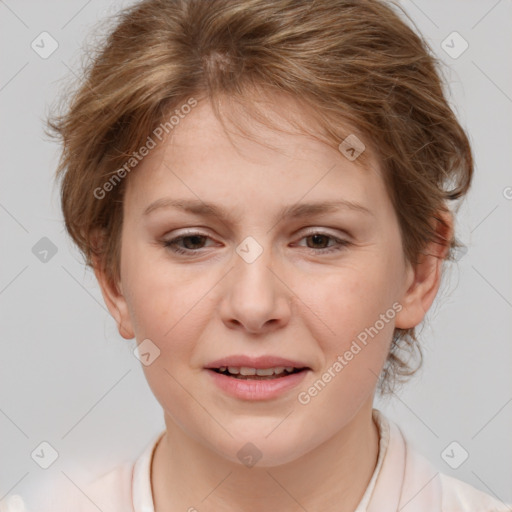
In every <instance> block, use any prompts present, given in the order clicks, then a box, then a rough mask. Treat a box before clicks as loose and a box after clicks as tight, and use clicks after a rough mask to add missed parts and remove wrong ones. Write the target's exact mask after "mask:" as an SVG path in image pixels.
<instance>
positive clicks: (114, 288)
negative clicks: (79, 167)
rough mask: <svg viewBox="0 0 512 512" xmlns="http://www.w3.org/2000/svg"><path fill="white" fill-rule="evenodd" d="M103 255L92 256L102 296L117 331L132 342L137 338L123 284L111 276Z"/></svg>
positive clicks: (96, 243)
mask: <svg viewBox="0 0 512 512" xmlns="http://www.w3.org/2000/svg"><path fill="white" fill-rule="evenodd" d="M100 239H102V237H101V235H99V238H98V237H96V242H95V244H94V245H95V246H96V247H99V245H98V241H99V240H100ZM99 254H103V252H102V251H99V252H96V254H95V255H93V256H92V263H93V269H94V274H95V275H96V279H97V280H98V283H99V285H100V288H101V294H102V295H103V300H104V301H105V304H106V306H107V308H108V310H109V312H110V314H111V315H112V317H113V318H114V320H115V321H116V323H117V330H118V331H119V334H120V335H121V336H122V337H123V338H124V339H126V340H131V339H133V338H134V337H135V333H134V331H133V326H132V321H131V317H130V314H129V310H128V304H127V302H126V299H125V297H124V295H123V292H122V286H121V282H120V281H119V282H115V281H114V280H113V278H112V277H111V275H110V274H109V273H108V272H107V270H106V268H105V261H104V260H103V258H102V257H101V256H100V255H99Z"/></svg>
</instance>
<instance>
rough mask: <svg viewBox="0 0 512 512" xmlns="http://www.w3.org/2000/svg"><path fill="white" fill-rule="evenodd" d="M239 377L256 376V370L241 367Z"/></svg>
mask: <svg viewBox="0 0 512 512" xmlns="http://www.w3.org/2000/svg"><path fill="white" fill-rule="evenodd" d="M240 375H256V368H247V367H246V366H242V367H241V368H240Z"/></svg>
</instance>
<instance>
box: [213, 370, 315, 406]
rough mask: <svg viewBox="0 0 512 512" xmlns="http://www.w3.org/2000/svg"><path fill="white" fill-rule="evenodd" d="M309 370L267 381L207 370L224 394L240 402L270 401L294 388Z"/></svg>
mask: <svg viewBox="0 0 512 512" xmlns="http://www.w3.org/2000/svg"><path fill="white" fill-rule="evenodd" d="M308 371H309V370H302V371H301V372H297V373H291V374H290V375H287V376H286V377H276V378H274V379H268V380H256V379H237V378H235V377H228V376H227V375H224V374H222V373H217V372H216V371H214V370H210V369H207V372H208V373H209V374H210V375H211V376H212V379H213V382H214V383H215V384H216V385H217V386H218V387H219V388H220V389H222V390H223V391H224V392H226V393H227V394H229V395H232V396H234V397H236V398H240V399H242V400H270V399H272V398H276V397H278V396H279V395H281V394H283V393H285V392H286V391H289V390H291V389H293V388H294V387H296V386H297V385H298V384H300V383H301V382H302V380H303V379H304V377H305V376H306V373H308Z"/></svg>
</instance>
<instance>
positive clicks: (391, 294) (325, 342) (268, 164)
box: [104, 102, 424, 466]
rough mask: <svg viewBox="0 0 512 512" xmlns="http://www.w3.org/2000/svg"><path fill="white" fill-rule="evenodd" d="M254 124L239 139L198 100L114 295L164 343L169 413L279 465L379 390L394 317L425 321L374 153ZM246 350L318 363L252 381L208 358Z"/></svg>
mask: <svg viewBox="0 0 512 512" xmlns="http://www.w3.org/2000/svg"><path fill="white" fill-rule="evenodd" d="M284 105H285V104H284V102H277V103H276V105H275V106H274V108H275V111H278V110H277V109H278V108H281V109H282V112H283V113H285V112H290V110H289V109H292V108H293V105H286V106H284ZM287 109H288V110H287ZM252 130H253V135H254V137H243V136H240V135H239V134H237V133H236V132H235V131H233V132H232V133H231V134H230V136H229V137H228V136H227V135H226V133H225V132H224V130H223V128H222V126H221V124H220V123H219V121H218V120H217V118H216V117H215V115H214V114H213V112H212V110H211V108H210V106H209V105H208V103H199V105H198V106H197V107H196V108H195V109H194V110H193V111H192V112H191V113H190V114H188V115H187V116H186V118H185V119H183V120H182V121H181V123H180V124H179V126H177V127H176V128H175V129H174V131H173V136H172V139H169V140H167V141H166V142H165V144H163V145H162V146H161V147H160V148H158V149H155V150H153V152H152V153H150V154H149V155H148V156H147V157H146V158H145V159H144V160H143V161H142V162H141V164H140V166H139V167H138V168H137V169H136V171H134V173H133V174H132V175H131V176H130V177H129V181H128V183H127V185H128V186H127V189H126V195H125V203H124V223H123V228H122V240H121V265H120V282H119V286H118V292H117V291H116V292H114V291H108V290H107V291H105V290H104V295H105V296H106V299H107V302H108V304H109V307H110V310H111V311H112V313H113V315H114V316H115V318H116V320H117V321H118V324H119V326H120V332H121V333H122V334H123V335H124V336H125V337H127V338H130V337H134V336H135V337H136V339H137V342H138V343H141V342H142V341H143V340H150V341H149V342H148V341H145V343H146V348H147V349H148V350H146V352H149V354H150V355H149V356H146V358H147V359H148V360H152V359H153V357H155V355H158V357H156V359H154V361H153V362H151V364H149V365H147V366H143V368H144V372H145V375H146V378H147V380H148V383H149V385H150V387H151V389H152V391H153V393H154V395H155V396H156V398H157V400H158V401H159V402H160V404H161V405H162V407H163V409H164V413H165V419H166V423H167V424H168V426H169V425H171V424H172V425H173V426H178V428H180V429H181V430H182V431H183V432H184V433H186V434H187V435H188V436H190V437H191V438H193V439H195V440H196V441H198V442H200V443H201V445H203V446H204V447H207V448H209V449H211V450H212V451H213V452H215V453H216V454H218V455H221V456H222V457H224V458H225V459H227V460H231V461H233V462H237V463H240V459H239V456H237V452H238V451H239V450H240V448H241V447H242V446H244V445H245V444H246V443H247V442H251V443H253V444H254V445H255V446H256V447H257V448H258V449H259V451H260V452H261V454H262V459H261V461H260V465H263V466H265V465H267V466H272V465H277V464H283V463H286V462H289V461H292V460H294V459H296V458H298V457H300V456H301V455H304V454H305V453H307V452H309V451H310V450H313V449H314V448H315V447H317V446H320V445H321V444H322V443H324V442H326V441H327V440H329V439H331V438H333V436H335V435H336V434H338V433H339V432H342V431H343V429H344V428H346V426H347V425H348V424H349V423H350V422H351V421H352V419H353V418H354V417H355V415H356V414H357V413H358V411H359V410H360V409H361V408H362V407H363V405H365V404H366V405H367V404H369V403H371V401H372V398H373V394H374V391H375V385H376V380H377V375H378V374H379V373H380V370H381V368H382V366H383V364H384V362H385V360H386V357H387V354H388V350H389V346H390V342H391V338H392V334H393V330H394V328H395V326H397V327H402V328H407V327H410V326H412V325H413V324H414V323H415V322H417V320H418V318H419V316H418V314H417V308H416V310H415V304H417V303H418V300H419V299H418V298H417V297H416V298H415V296H414V292H413V288H414V282H415V274H414V272H413V271H412V270H411V269H410V267H409V266H408V265H407V263H406V261H405V260H404V257H403V250H402V241H401V236H400V230H399V226H398V222H397V217H396V215H395V212H394V209H393V206H392V204H391V202H390V199H389V197H388V194H387V192H386V189H385V185H384V181H383V178H382V175H381V171H380V169H379V167H378V165H377V163H376V162H375V160H374V159H373V158H371V159H369V165H367V166H366V167H365V168H362V167H361V166H359V165H357V161H354V162H352V161H349V160H348V159H347V158H346V157H345V156H344V155H343V154H342V153H340V152H339V151H337V150H335V149H333V148H332V147H329V146H327V145H325V144H323V143H321V142H319V141H316V140H314V139H313V138H311V137H309V136H307V135H304V134H298V133H297V134H290V133H283V132H279V131H273V130H271V129H270V128H265V127H263V126H256V125H252ZM366 151H370V150H369V148H368V144H367V149H366ZM173 202H174V203H175V205H174V206H173V204H172V203H173ZM178 202H179V203H181V205H192V206H194V208H192V210H194V209H195V211H187V210H185V209H183V208H180V207H178V206H176V203H178ZM325 203H332V204H333V205H334V206H333V207H332V208H331V209H323V208H316V209H314V208H309V209H308V208H306V207H304V206H302V209H301V210H295V215H294V214H293V212H292V211H291V207H296V206H298V205H305V204H308V205H309V204H315V205H323V204H325ZM205 204H208V205H211V208H210V209H209V208H205ZM201 207H202V208H201ZM213 209H215V210H213ZM212 211H215V213H214V214H212ZM301 212H302V213H303V214H302V215H301ZM416 289H417V288H416ZM416 293H417V292H416ZM423 313H424V311H423ZM415 315H416V316H415ZM363 340H364V341H363ZM350 354H351V355H350ZM235 356H241V357H242V356H244V357H246V358H249V359H254V360H249V361H245V364H244V362H243V361H242V362H238V364H236V363H237V362H236V361H234V362H233V361H231V364H232V365H233V366H234V367H240V366H247V367H251V366H256V367H258V366H260V367H263V368H269V367H278V366H287V364H286V362H288V363H292V364H291V366H293V367H294V368H306V369H304V370H302V371H300V372H297V373H294V374H292V375H289V376H288V374H287V373H286V375H287V376H283V374H281V376H274V377H273V378H265V379H255V378H250V376H248V377H249V378H244V379H240V378H236V377H229V376H224V375H220V374H218V373H217V372H215V371H214V370H212V369H207V368H206V367H208V366H212V365H213V366H215V367H217V368H218V367H220V366H223V365H224V364H223V362H222V361H221V362H220V363H219V360H222V359H224V358H228V357H235ZM264 357H273V358H282V359H283V360H286V361H285V362H283V361H280V360H276V361H265V359H261V358H264ZM258 358H260V359H259V361H256V360H257V359H258ZM216 362H217V363H216ZM226 364H227V365H228V366H229V362H228V363H226ZM260 373H261V372H260ZM329 376H330V377H329ZM276 426H277V427H276Z"/></svg>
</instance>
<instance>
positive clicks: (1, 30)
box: [0, 0, 512, 510]
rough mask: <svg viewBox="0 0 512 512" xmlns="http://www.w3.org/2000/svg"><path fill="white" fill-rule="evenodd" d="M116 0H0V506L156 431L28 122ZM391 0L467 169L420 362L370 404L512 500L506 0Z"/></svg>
mask: <svg viewBox="0 0 512 512" xmlns="http://www.w3.org/2000/svg"><path fill="white" fill-rule="evenodd" d="M129 3H131V2H115V1H108V0H89V1H88V2H83V1H66V2H64V1H60V2H58V1H56V0H51V1H49V0H46V1H45V2H36V1H35V0H33V1H28V0H25V1H23V0H20V1H17V2H16V1H14V0H5V1H2V0H0V38H1V42H0V44H1V48H2V54H1V57H0V59H1V61H0V69H1V70H2V73H1V76H0V106H1V119H2V132H1V137H0V145H1V155H2V167H1V172H2V186H1V189H0V223H1V228H2V243H1V246H0V247H1V257H2V263H1V265H0V308H1V320H2V324H1V325H2V338H1V357H0V375H1V388H0V393H1V394H0V430H1V436H0V461H1V465H0V500H1V501H0V506H2V505H3V507H6V504H7V502H8V500H9V498H7V497H6V496H7V495H8V494H9V495H23V496H28V497H30V496H32V495H33V494H34V492H35V489H36V488H39V487H40V486H44V485H46V482H47V481H48V480H49V479H57V480H59V481H60V482H62V483H63V484H64V485H69V486H78V487H80V485H81V483H83V482H85V481H87V480H88V479H89V478H90V477H92V476H94V475H96V474H99V473H101V472H104V471H105V470H107V469H110V468H111V467H113V466H115V465H116V464H118V463H120V462H121V461H123V460H129V459H133V458H135V457H136V456H137V455H138V454H139V453H140V451H141V450H142V449H143V448H144V446H145V445H146V444H147V442H148V441H149V439H150V438H151V437H152V436H153V435H154V434H156V433H157V432H159V431H160V430H162V429H163V428H164V422H163V418H162V413H161V409H160V406H159V405H158V403H157V402H156V400H155V398H154V397H153V395H152V394H151V392H150V390H149V387H148V386H147V384H146V381H145V379H144V376H143V373H142V370H141V368H140V363H139V361H138V360H137V359H136V358H135V357H134V355H133V353H132V351H133V349H134V347H135V341H131V342H127V341H125V340H123V339H122V338H121V337H120V336H119V335H118V333H117V330H116V326H115V323H114V322H113V320H112V319H111V318H110V316H109V315H108V313H107V310H106V308H105V306H104V304H103V301H102V298H101V295H100V292H99V288H98V286H97V284H96V282H95V281H94V277H93V274H92V273H91V272H90V271H89V270H85V268H84V266H83V263H82V260H81V258H80V256H79V255H78V253H77V251H76V250H75V249H74V247H73V246H72V245H71V242H70V241H69V240H68V238H67V237H66V235H65V233H64V231H63V223H62V217H61V213H60V210H59V196H58V188H57V187H55V185H54V183H53V173H54V170H55V168H56V165H57V159H58V148H57V147H56V145H55V144H54V143H53V142H49V141H48V140H47V139H46V137H45V135H44V134H43V131H42V119H43V118H44V117H45V115H46V114H47V112H48V109H49V106H50V105H51V104H52V102H54V101H55V99H56V98H57V95H58V93H59V91H61V90H62V87H63V85H65V83H67V81H68V80H69V78H72V76H73V70H76V69H77V66H78V64H79V62H80V55H81V53H80V46H81V45H82V43H83V42H84V41H85V40H86V37H87V35H88V34H89V33H90V30H91V28H92V27H93V26H94V25H95V23H96V22H97V21H98V20H101V19H103V18H104V17H105V15H109V14H112V13H114V12H115V11H117V10H118V9H119V8H120V7H122V6H125V5H128V4H129ZM403 6H404V7H405V9H406V11H407V12H408V13H409V15H410V16H411V17H412V18H413V19H414V22H415V23H416V24H417V26H418V28H419V29H420V31H421V32H422V33H423V34H424V35H425V36H426V38H427V40H428V41H429V42H430V44H431V46H432V47H433V48H434V50H435V51H436V53H437V54H438V55H439V56H440V57H441V58H442V60H443V61H444V62H445V63H446V67H445V73H446V74H447V77H448V79H449V82H450V87H451V92H450V101H451V104H452V105H453V107H454V108H455V110H456V112H457V114H458V116H459V119H460V121H461V123H462V125H463V126H464V127H465V128H466V129H467V130H468V132H469V134H470V139H471V142H472V144H473V148H474V152H475V157H476V176H475V180H474V186H473V188H472V191H471V192H470V194H469V197H468V199H467V201H465V202H464V203H463V205H462V207H461V209H460V213H459V217H458V221H457V227H458V230H459V237H460V238H461V239H462V241H464V242H465V243H466V244H467V245H468V249H469V251H468V252H467V254H463V255H462V257H461V258H460V260H459V261H458V262H457V263H455V264H450V265H449V267H448V274H447V275H446V278H445V280H444V284H443V288H442V290H441V295H440V297H439V298H438V300H437V302H436V303H435V305H434V307H433V308H432V310H431V311H430V312H429V314H428V320H427V322H426V324H425V327H424V329H423V331H422V339H423V346H424V348H425V364H424V369H423V371H422V372H421V373H420V374H419V375H417V376H416V377H415V378H414V379H413V380H412V381H411V382H410V383H409V384H408V385H407V386H406V387H404V388H403V390H401V391H400V392H399V393H397V394H395V395H393V396H392V397H391V399H390V400H387V401H385V402H377V404H376V405H377V406H378V407H379V408H381V409H383V410H384V411H385V412H386V413H387V414H388V415H389V416H390V417H391V418H392V419H394V420H395V421H396V422H397V423H398V424H399V425H401V427H402V429H403V431H404V432H405V433H406V435H407V436H408V438H409V439H410V440H411V441H412V442H413V444H414V445H415V446H416V448H417V449H418V450H419V451H420V452H422V453H423V454H424V455H425V456H426V457H428V458H429V459H430V460H431V461H432V462H433V464H434V465H436V466H437V468H438V469H439V470H440V471H442V472H445V473H447V474H450V475H453V476H455V477H457V478H460V479H462V480H465V481H467V482H469V483H470V484H472V485H473V486H475V487H477V488H479V489H482V490H483V491H485V492H487V493H490V494H492V495H495V496H497V497H498V498H499V499H501V500H504V501H507V502H512V441H511V436H510V433H511V432H512V372H511V371H510V369H511V362H512V344H511V343H510V341H511V333H512V326H511V316H512V315H511V312H512V286H511V281H512V278H511V265H510V261H511V255H512V242H511V237H510V233H511V232H512V229H511V228H512V215H511V212H512V188H511V187H512V175H511V173H510V162H511V161H512V159H511V151H510V147H511V140H510V135H511V132H512V129H511V128H512V115H511V113H512V76H511V75H512V73H511V71H512V59H511V53H512V52H511V48H512V46H511V42H512V32H511V31H510V20H511V19H512V3H511V2H510V0H508V1H507V0H501V1H495V0H493V1H482V0H479V1H476V0H473V1H464V2H462V1H432V0H429V1H426V0H422V1H420V0H415V1H414V2H413V1H410V0H409V1H404V2H403ZM43 31H47V32H49V33H50V34H51V35H52V37H53V38H54V39H55V40H56V41H57V42H58V45H59V46H58V48H57V50H56V51H55V52H54V53H53V54H52V55H50V56H49V57H48V58H46V59H43V58H41V57H40V56H39V55H38V54H37V53H36V52H35V51H34V50H33V49H32V47H31V43H32V41H34V40H36V42H37V41H39V40H40V39H37V38H38V36H39V34H41V32H43ZM453 31H457V32H458V33H459V34H460V35H461V36H462V37H463V38H464V39H465V40H466V41H467V42H468V43H469V48H468V49H467V50H466V51H465V52H464V53H463V54H462V55H460V56H459V57H458V58H452V57H451V56H449V55H448V54H447V53H446V52H445V51H444V50H443V49H442V47H441V43H442V41H443V40H445V39H446V38H447V36H448V35H449V34H451V33H452V32H453ZM453 45H455V49H457V48H460V45H459V42H456V43H453V44H452V46H453ZM458 45H459V46H458ZM45 48H49V46H48V45H46V46H45ZM43 237H47V238H48V239H49V240H51V242H52V243H53V244H54V245H55V247H56V248H57V252H56V254H54V255H53V256H52V253H51V252H49V253H48V255H47V257H46V258H47V261H41V260H40V258H41V257H42V254H41V253H40V252H39V253H38V250H34V252H36V254H34V252H33V247H34V246H36V244H37V243H38V242H39V241H40V240H41V238H43ZM39 243H40V244H43V245H44V244H45V243H47V242H39ZM37 248H39V251H40V250H41V249H40V247H39V246H36V249H37ZM37 254H39V257H37ZM42 441H47V442H49V443H50V444H51V445H52V446H53V447H54V448H55V449H56V450H57V452H58V454H59V457H58V459H57V460H56V462H55V463H54V464H53V465H51V466H50V467H49V468H48V469H46V470H44V469H42V468H41V467H39V465H38V464H36V462H35V461H34V460H33V459H32V458H31V453H32V452H33V450H34V449H36V448H37V447H38V446H39V444H40V443H41V442H42ZM453 441H456V442H457V443H459V445H460V446H461V447H462V448H463V449H464V450H466V451H467V452H468V453H469V458H468V459H467V460H466V461H465V462H464V463H463V464H462V465H460V467H458V469H451V468H450V467H449V465H448V464H447V462H446V460H445V459H446V457H445V458H444V459H443V457H442V456H441V454H442V452H443V450H444V449H445V448H446V447H447V446H448V445H449V444H450V443H452V442H453ZM46 453H48V452H46ZM448 453H449V454H450V456H451V459H450V462H451V463H452V465H453V464H454V463H456V462H457V460H458V459H459V460H460V457H461V454H462V453H463V452H462V451H461V448H459V447H458V446H456V447H455V450H454V451H453V452H451V451H450V450H448ZM14 503H15V499H14V500H13V501H11V504H12V505H13V509H15V508H16V507H15V506H14ZM18 508H19V510H21V509H22V508H21V507H18ZM0 510H1V509H0Z"/></svg>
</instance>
